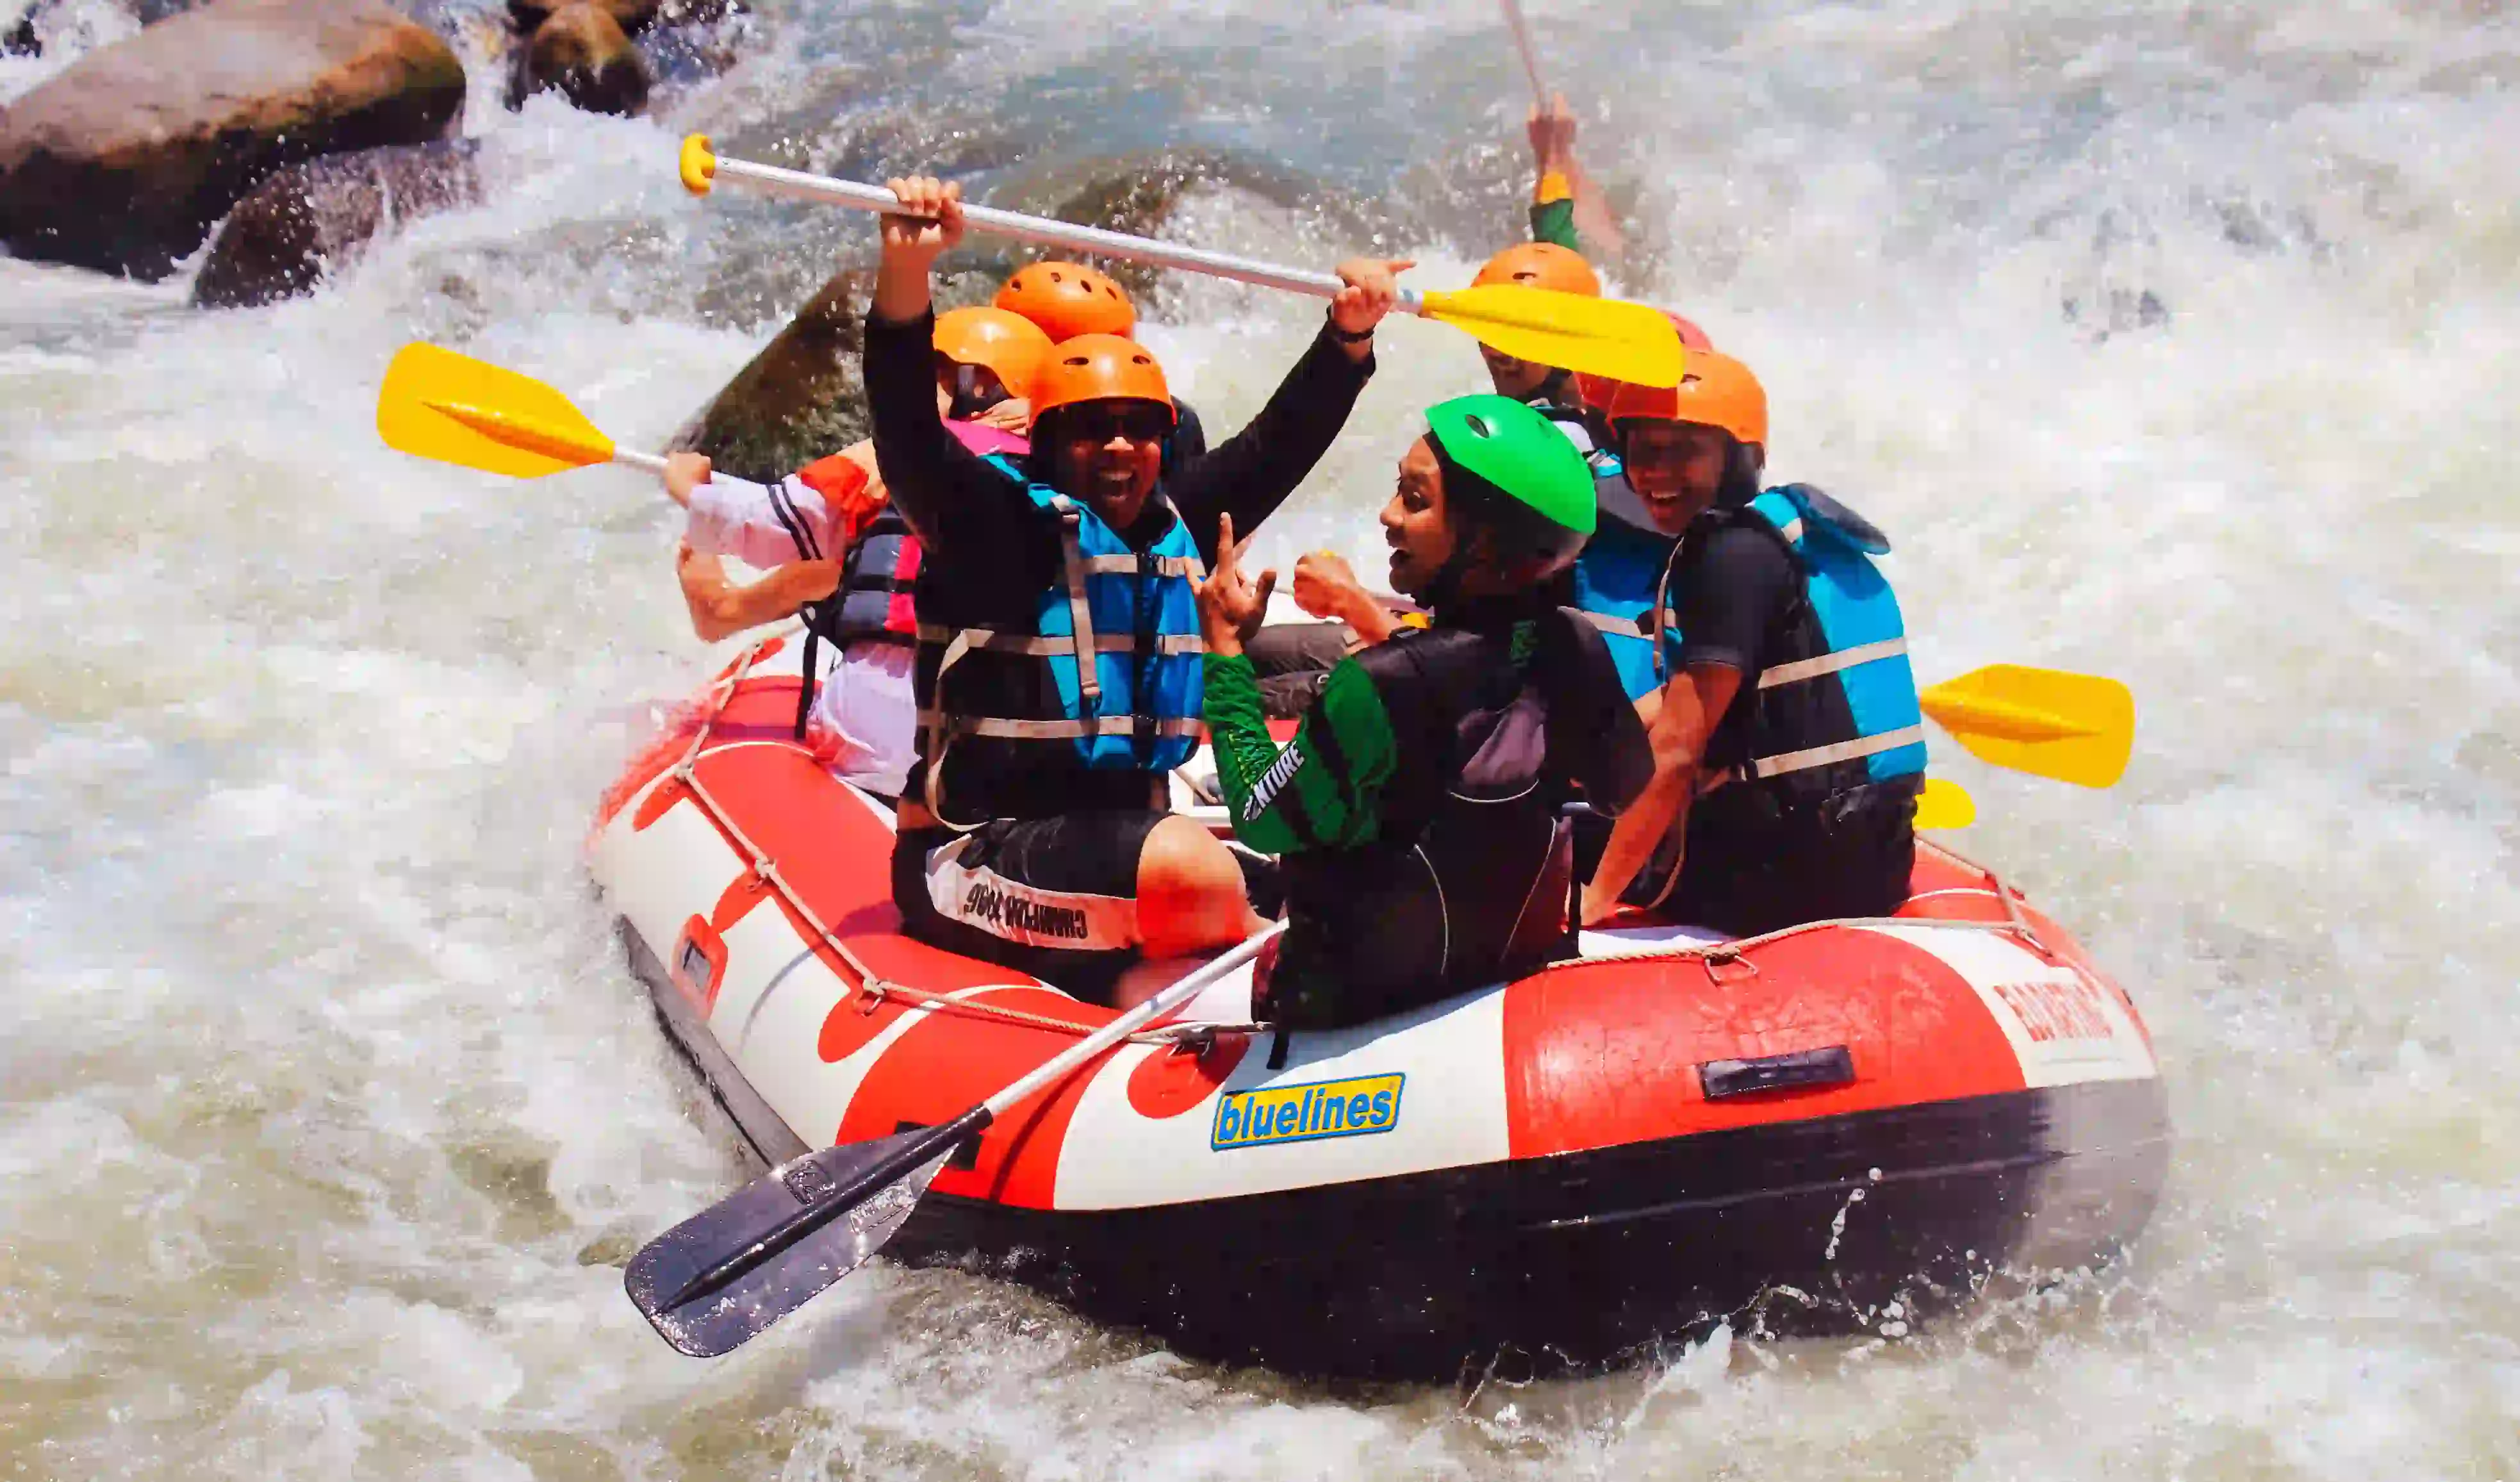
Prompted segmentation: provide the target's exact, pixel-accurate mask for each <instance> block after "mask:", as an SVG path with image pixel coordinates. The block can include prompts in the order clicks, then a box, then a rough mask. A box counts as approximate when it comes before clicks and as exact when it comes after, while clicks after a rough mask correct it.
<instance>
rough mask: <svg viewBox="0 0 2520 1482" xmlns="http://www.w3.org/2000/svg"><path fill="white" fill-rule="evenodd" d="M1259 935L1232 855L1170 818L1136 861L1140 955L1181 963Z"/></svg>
mask: <svg viewBox="0 0 2520 1482" xmlns="http://www.w3.org/2000/svg"><path fill="white" fill-rule="evenodd" d="M1258 929H1260V918H1259V916H1258V915H1257V914H1256V913H1254V912H1253V911H1252V909H1251V902H1250V900H1249V899H1248V898H1247V897H1246V896H1245V895H1244V894H1243V892H1242V867H1241V866H1240V865H1239V864H1237V863H1236V862H1235V859H1234V851H1233V850H1231V849H1228V848H1226V847H1225V845H1224V844H1223V843H1221V842H1219V841H1218V840H1217V838H1216V837H1215V836H1214V835H1213V834H1211V833H1209V832H1208V831H1206V830H1205V829H1203V828H1201V827H1200V826H1199V825H1197V824H1196V823H1193V822H1192V821H1191V820H1190V819H1187V818H1179V817H1175V818H1167V819H1165V820H1164V821H1163V822H1162V823H1159V824H1157V825H1155V827H1154V829H1153V831H1151V832H1149V833H1148V835H1147V844H1146V848H1145V849H1144V850H1142V851H1141V852H1140V853H1139V855H1138V935H1139V942H1140V945H1139V951H1140V952H1141V953H1142V954H1143V955H1145V956H1146V957H1148V958H1165V957H1179V956H1181V955H1183V954H1185V953H1192V952H1202V951H1205V950H1207V949H1209V948H1212V947H1223V946H1227V945H1229V944H1231V943H1234V942H1238V941H1240V940H1242V939H1243V938H1244V937H1246V936H1249V935H1250V934H1251V933H1252V932H1254V931H1257V930H1258Z"/></svg>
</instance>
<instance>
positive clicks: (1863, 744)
mask: <svg viewBox="0 0 2520 1482" xmlns="http://www.w3.org/2000/svg"><path fill="white" fill-rule="evenodd" d="M1924 739H1925V728H1924V727H1923V726H1922V725H1914V726H1902V727H1900V728H1899V729H1898V730H1896V731H1888V732H1884V733H1883V734H1881V735H1879V736H1865V737H1859V738H1857V739H1856V740H1854V741H1838V742H1835V743H1834V744H1831V745H1826V746H1810V747H1806V748H1805V749H1803V750H1800V751H1786V752H1783V753H1781V754H1779V755H1776V756H1763V757H1760V758H1759V759H1758V760H1757V761H1754V762H1752V763H1751V764H1750V765H1749V766H1748V767H1747V768H1745V769H1743V770H1745V771H1746V772H1748V773H1749V775H1750V776H1752V777H1758V778H1769V777H1781V776H1783V775H1784V774H1786V773H1788V772H1807V771H1809V770H1811V769H1812V768H1814V767H1826V766H1829V765H1831V764H1833V763H1836V762H1851V761H1856V760H1859V759H1860V758H1863V757H1867V756H1871V755H1874V754H1875V753H1877V752H1882V751H1896V750H1897V749H1899V748H1900V747H1901V746H1913V745H1915V744H1916V743H1918V742H1920V741H1923V740H1924Z"/></svg>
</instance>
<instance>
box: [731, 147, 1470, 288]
mask: <svg viewBox="0 0 2520 1482" xmlns="http://www.w3.org/2000/svg"><path fill="white" fill-rule="evenodd" d="M715 178H716V179H717V180H718V181H720V182H724V181H729V180H735V181H741V182H742V183H743V184H744V185H746V186H748V187H750V188H751V189H753V190H757V191H759V192H761V193H762V194H764V195H768V196H784V197H787V198H788V199H789V200H793V201H818V202H824V203H826V204H829V205H846V206H855V207H857V208H858V209H860V210H866V211H880V212H882V213H884V214H885V215H890V216H901V215H907V214H909V213H908V212H906V211H904V210H902V208H901V202H900V201H899V200H898V199H896V198H895V197H894V196H893V194H892V192H890V191H888V190H885V189H884V188H883V187H882V186H879V185H860V184H858V183H857V182H855V181H850V180H834V179H832V178H831V177H830V176H828V175H809V174H806V173H805V172H804V171H802V170H788V169H781V168H780V167H779V166H777V165H773V164H755V163H753V162H752V161H751V160H748V159H729V158H727V157H725V156H723V155H721V156H718V157H716V174H715ZM963 219H964V221H966V222H967V223H968V224H969V225H970V226H971V227H972V228H973V229H974V230H976V231H982V232H986V233H988V234H990V235H991V236H994V237H1012V238H1013V239H1014V240H1015V241H1017V242H1032V243H1038V244H1041V245H1042V246H1044V247H1066V248H1069V249H1070V250H1073V251H1078V252H1093V253H1098V254H1100V255H1102V256H1104V257H1118V258H1121V259H1123V260H1124V261H1128V262H1143V263H1146V264H1148V266H1151V267H1159V268H1178V269H1180V270H1182V271H1184V272H1189V273H1205V274H1207V275H1208V276H1210V277H1212V278H1231V279H1233V280H1235V281H1236V282H1238V283H1249V284H1256V285H1258V286H1259V287H1261V288H1264V289H1283V290H1285V291H1286V292H1290V293H1309V294H1311V295H1312V296H1313V297H1315V298H1333V297H1336V296H1337V295H1338V292H1339V290H1340V289H1342V288H1344V287H1346V285H1345V284H1342V283H1341V282H1339V280H1338V278H1337V276H1336V275H1334V274H1330V273H1313V272H1307V271H1305V270H1304V269H1302V268H1290V267H1281V266H1279V265H1278V264H1276V263H1269V262H1260V261H1257V260H1255V259H1253V258H1249V257H1238V256H1236V255H1234V254H1233V253H1231V252H1211V251H1207V250H1204V249H1202V248H1199V247H1183V246H1181V245H1179V244H1177V243H1171V242H1157V241H1155V240H1153V239H1152V238H1148V237H1132V236H1129V235H1128V234H1127V233H1125V232H1106V231H1104V230H1102V228H1100V227H1091V226H1077V225H1075V224H1073V223H1071V222H1065V221H1053V220H1051V219H1050V218H1048V217H1046V216H1027V215H1024V214H1023V213H1022V212H1020V211H1002V210H999V209H997V208H996V207H994V206H985V205H968V204H967V205H965V206H964V207H963ZM1400 307H1402V308H1404V309H1406V310H1408V311H1409V312H1410V313H1413V314H1422V313H1424V312H1425V311H1426V304H1425V297H1424V295H1423V294H1421V293H1419V292H1418V291H1417V290H1415V289H1402V290H1401V291H1400Z"/></svg>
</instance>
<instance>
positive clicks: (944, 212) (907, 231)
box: [864, 178, 1409, 1001]
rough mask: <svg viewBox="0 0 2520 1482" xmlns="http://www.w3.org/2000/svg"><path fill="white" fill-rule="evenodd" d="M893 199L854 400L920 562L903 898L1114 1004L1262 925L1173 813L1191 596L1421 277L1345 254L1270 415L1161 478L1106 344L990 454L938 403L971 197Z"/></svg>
mask: <svg viewBox="0 0 2520 1482" xmlns="http://www.w3.org/2000/svg"><path fill="white" fill-rule="evenodd" d="M891 188H892V191H893V193H894V195H895V197H896V199H897V200H898V201H899V202H900V203H901V205H902V207H903V209H904V212H905V214H901V215H886V216H885V217H884V220H883V254H882V259H881V263H880V266H879V267H878V269H877V279H876V292H875V303H874V306H873V308H872V310H871V311H870V312H869V314H868V316H867V324H866V340H865V351H864V355H865V362H864V363H865V375H866V388H867V404H868V407H869V410H870V411H871V412H872V413H873V415H874V421H875V447H876V462H877V467H878V468H879V469H880V470H881V472H882V473H883V477H884V481H885V483H886V484H887V485H889V486H890V488H891V489H892V492H893V499H894V502H895V504H896V505H897V506H898V507H899V508H900V510H901V512H902V514H903V515H904V516H906V517H907V518H908V519H909V521H910V524H911V527H912V529H913V530H914V531H915V532H916V533H917V535H918V536H919V538H920V542H921V544H922V547H923V548H924V559H923V561H922V564H921V566H920V570H919V578H918V582H917V587H916V592H917V602H918V607H919V619H920V634H919V648H918V654H917V662H916V669H915V674H916V685H917V693H918V698H919V704H920V711H921V725H920V732H919V740H918V761H917V763H916V764H915V765H914V767H913V768H912V773H911V778H910V786H909V789H908V791H907V792H906V793H905V795H904V797H903V801H902V805H901V809H900V814H899V829H898V832H897V835H896V841H895V844H894V848H893V858H892V893H893V901H894V904H895V905H896V906H897V907H898V908H899V909H900V911H901V915H902V921H903V929H904V930H905V931H906V932H908V933H909V934H910V935H912V936H914V937H917V938H919V939H921V940H922V941H926V942H928V943H930V944H932V945H936V946H941V947H945V948H947V949H949V950H953V951H957V952H963V953H966V954H968V955H971V956H975V957H980V958H984V959H986V960H988V961H991V962H996V963H999V964H1002V965H1005V966H1012V967H1015V968H1018V969H1021V970H1024V971H1029V972H1033V973H1034V974H1035V975H1037V976H1041V977H1044V978H1046V979H1048V980H1050V981H1053V982H1056V983H1057V984H1059V985H1060V986H1062V987H1064V988H1067V989H1068V990H1069V991H1071V992H1074V993H1077V994H1078V995H1079V996H1081V997H1089V998H1090V997H1108V998H1110V999H1112V1000H1114V1001H1126V1000H1128V999H1130V998H1132V997H1134V996H1136V995H1137V994H1139V993H1141V992H1143V991H1145V989H1146V988H1147V987H1150V986H1151V984H1150V983H1149V982H1148V979H1150V978H1151V977H1153V976H1154V974H1153V973H1148V974H1143V975H1140V976H1138V977H1137V978H1135V979H1133V980H1132V981H1131V982H1129V983H1123V982H1121V981H1120V979H1121V976H1122V974H1123V973H1125V972H1126V971H1127V969H1128V968H1130V967H1131V966H1133V965H1134V964H1137V963H1140V962H1148V963H1152V962H1155V961H1158V960H1161V959H1166V958H1179V957H1183V956H1187V955H1190V954H1193V953H1197V952H1203V951H1207V950H1211V949H1214V948H1216V947H1219V946H1223V945H1225V944H1227V943H1230V942H1236V941H1239V940H1241V939H1242V938H1244V937H1246V936H1248V935H1249V934H1250V933H1251V932H1252V931H1253V930H1255V929H1257V928H1258V926H1259V919H1258V917H1257V916H1256V915H1255V914H1254V913H1253V911H1252V909H1251V906H1250V904H1249V901H1248V899H1247V897H1246V896H1245V894H1244V887H1243V881H1242V872H1241V867H1240V866H1239V865H1238V864H1237V863H1236V860H1235V857H1234V854H1233V853H1232V851H1230V850H1228V849H1227V848H1226V847H1225V846H1224V845H1223V844H1222V843H1220V842H1218V841H1217V840H1216V839H1215V838H1214V837H1212V836H1211V835H1210V834H1209V833H1208V832H1207V831H1206V830H1205V829H1203V828H1201V827H1200V826H1199V825H1197V824H1196V823H1194V822H1193V821H1192V820H1190V819H1188V818H1184V817H1176V816H1174V815H1172V814H1171V813H1170V812H1168V811H1167V806H1166V805H1167V802H1168V796H1167V791H1168V789H1167V780H1168V774H1169V773H1170V772H1171V771H1172V770H1173V769H1174V768H1176V767H1178V766H1180V765H1181V764H1182V763H1183V762H1184V761H1186V760H1188V759H1189V756H1190V754H1191V752H1192V750H1193V748H1194V747H1195V746H1196V745H1197V741H1198V736H1199V717H1200V714H1201V697H1202V689H1203V685H1202V681H1201V673H1200V667H1199V665H1200V657H1199V653H1200V643H1199V632H1198V619H1197V610H1196V602H1195V598H1194V596H1193V590H1192V586H1191V583H1192V580H1193V576H1195V575H1196V574H1198V573H1200V572H1202V571H1204V569H1205V568H1206V565H1207V563H1208V562H1209V561H1212V560H1213V559H1214V557H1215V556H1216V554H1217V549H1216V544H1215V534H1216V531H1217V527H1218V521H1219V518H1220V516H1233V517H1234V519H1235V520H1236V522H1237V523H1238V525H1240V526H1241V527H1242V528H1245V529H1248V528H1251V527H1253V526H1256V525H1257V524H1258V523H1259V522H1260V521H1261V520H1262V519H1264V518H1266V517H1267V516H1269V514H1270V513H1271V512H1273V511H1274V510H1276V509H1277V507H1278V506H1279V505H1280V504H1281V503H1283V501H1284V500H1285V498H1286V496H1287V495H1288V494H1290V493H1292V492H1293V491H1294V489H1295V486H1296V485H1297V484H1298V483H1300V482H1301V481H1302V480H1303V478H1304V475H1305V474H1307V473H1308V472H1311V471H1312V468H1313V465H1314V464H1315V463H1317V462H1318V461H1319V460H1320V458H1321V456H1322V454H1323V453H1325V452H1326V451H1328V447H1329V444H1330V442H1331V440H1332V439H1333V438H1335V437H1336V436H1337V435H1338V431H1339V428H1340V427H1342V426H1343V425H1344V424H1345V423H1346V421H1347V417H1348V413H1349V411H1350V409H1351V408H1352V407H1353V406H1354V405H1355V402H1356V397H1357V394H1358V393H1359V392H1360V391H1362V390H1363V389H1364V387H1365V382H1366V380H1367V378H1368V377H1370V376H1371V375H1372V374H1373V331H1374V327H1375V326H1376V325H1378V324H1379V323H1380V322H1381V320H1382V318H1383V316H1384V315H1385V314H1387V313H1389V312H1390V310H1391V309H1392V308H1393V306H1394V305H1395V304H1396V303H1397V301H1398V296H1399V295H1398V288H1397V286H1396V285H1395V284H1394V282H1393V275H1394V274H1395V273H1397V272H1399V271H1401V270H1403V269H1405V268H1406V267H1408V266H1409V264H1408V263H1406V262H1388V261H1380V260H1374V259H1356V260H1353V261H1350V262H1347V263H1343V264H1341V265H1340V268H1339V277H1340V278H1341V280H1342V281H1343V283H1344V284H1345V287H1344V288H1343V289H1342V290H1341V291H1340V292H1338V293H1337V295H1336V296H1335V297H1334V298H1333V299H1332V301H1331V303H1330V307H1329V317H1328V323H1326V324H1325V325H1324V326H1323V327H1322V329H1321V331H1320V333H1319V334H1318V335H1316V336H1315V337H1314V339H1313V342H1312V344H1311V346H1310V348H1308V349H1307V350H1306V351H1305V352H1304V354H1303V356H1302V358H1301V359H1299V360H1298V361H1297V362H1296V363H1295V366H1294V368H1293V369H1292V370H1291V371H1289V372H1288V373H1287V376H1286V379H1285V381H1284V382H1283V383H1281V384H1280V386H1279V388H1278V390H1277V392H1276V394H1275V395H1273V396H1272V397H1271V398H1270V400H1269V404H1268V405H1267V406H1266V407H1265V408H1263V409H1262V410H1261V412H1260V414H1259V416H1258V417H1256V418H1254V419H1253V420H1252V422H1251V424H1250V426H1248V427H1245V428H1243V430H1242V431H1241V432H1240V433H1238V435H1236V436H1235V437H1233V438H1231V439H1229V440H1228V441H1226V442H1225V443H1223V444H1221V445H1219V446H1218V447H1216V448H1213V449H1211V450H1210V451H1209V452H1208V453H1206V454H1205V455H1204V456H1202V457H1200V458H1197V459H1194V460H1192V461H1191V462H1189V463H1187V464H1185V465H1183V466H1181V467H1179V468H1177V469H1175V470H1173V471H1172V472H1170V473H1169V474H1166V473H1165V472H1163V469H1162V460H1163V446H1164V442H1165V439H1166V436H1167V435H1168V434H1169V433H1170V432H1171V431H1172V429H1173V426H1174V413H1173V405H1172V394H1171V391H1170V389H1169V387H1168V386H1167V385H1166V383H1165V381H1164V375H1163V369H1162V367H1161V366H1159V365H1158V364H1156V362H1155V358H1154V357H1153V356H1152V355H1151V354H1149V353H1148V351H1147V350H1146V349H1145V347H1143V346H1141V345H1139V344H1137V343H1135V342H1134V341H1131V340H1128V339H1124V338H1121V337H1117V336H1111V335H1085V336H1080V337H1076V338H1073V339H1070V340H1068V341H1066V342H1065V343H1063V344H1060V345H1058V346H1057V347H1056V348H1055V349H1054V350H1053V351H1052V353H1051V358H1050V361H1049V363H1048V365H1047V366H1046V367H1045V369H1044V371H1043V374H1042V377H1041V380H1040V382H1038V384H1037V386H1036V389H1035V397H1034V403H1033V409H1034V419H1035V420H1034V425H1033V437H1032V446H1031V450H1030V452H1029V453H1028V455H1027V456H1026V457H1025V458H1023V459H1021V460H1015V459H1011V458H1007V457H1004V456H1000V457H996V458H987V459H984V458H981V457H979V456H978V455H975V454H973V453H972V452H971V451H970V450H969V449H967V448H966V447H964V446H963V445H962V444H960V443H959V442H956V441H955V440H954V439H953V438H951V437H950V436H948V435H946V433H945V432H944V430H943V428H942V427H940V426H939V424H938V423H937V420H936V416H935V412H934V409H933V406H932V403H931V400H930V397H929V394H928V390H927V361H926V350H927V337H928V324H929V317H930V313H931V308H930V285H929V273H930V268H931V266H932V265H933V263H934V262H935V259H936V257H937V255H938V254H939V253H941V252H943V251H945V250H946V249H948V248H950V247H953V246H954V245H955V244H957V243H958V242H960V241H961V240H962V236H963V230H964V221H963V207H962V193H961V191H960V189H959V188H958V187H955V186H952V185H947V184H944V183H941V182H938V181H936V180H932V179H924V178H920V179H910V180H897V181H894V182H892V184H891Z"/></svg>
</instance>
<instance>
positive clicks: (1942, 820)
mask: <svg viewBox="0 0 2520 1482" xmlns="http://www.w3.org/2000/svg"><path fill="white" fill-rule="evenodd" d="M1976 822H1977V799H1976V798H1973V797H1971V796H1969V795H1968V791H1967V789H1966V788H1963V787H1962V786H1960V785H1959V784H1958V783H1952V782H1945V781H1944V780H1943V779H1941V778H1939V777H1929V778H1926V779H1925V790H1924V791H1922V792H1919V793H1917V794H1916V827H1917V828H1919V829H1965V828H1967V827H1968V826H1969V825H1971V824H1974V823H1976Z"/></svg>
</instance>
